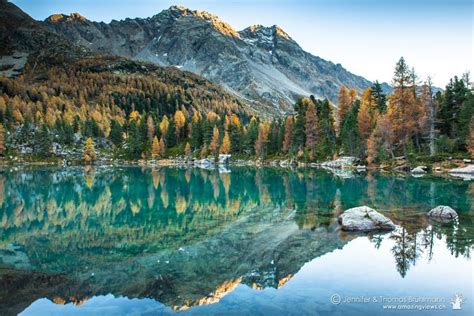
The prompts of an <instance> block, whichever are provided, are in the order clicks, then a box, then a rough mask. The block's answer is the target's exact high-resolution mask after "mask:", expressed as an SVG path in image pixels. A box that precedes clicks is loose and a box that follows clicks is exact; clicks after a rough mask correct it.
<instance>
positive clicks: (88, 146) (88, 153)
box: [83, 137, 97, 164]
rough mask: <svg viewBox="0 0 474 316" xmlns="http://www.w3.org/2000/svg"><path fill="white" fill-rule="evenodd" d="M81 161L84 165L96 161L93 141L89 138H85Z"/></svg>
mask: <svg viewBox="0 0 474 316" xmlns="http://www.w3.org/2000/svg"><path fill="white" fill-rule="evenodd" d="M83 159H84V162H85V163H86V164H90V163H92V162H94V161H95V160H96V159H97V156H96V153H95V148H94V141H93V140H92V138H91V137H89V138H87V140H86V143H85V144H84V155H83Z"/></svg>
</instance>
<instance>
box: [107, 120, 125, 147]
mask: <svg viewBox="0 0 474 316" xmlns="http://www.w3.org/2000/svg"><path fill="white" fill-rule="evenodd" d="M109 138H110V141H111V142H112V144H114V145H115V146H117V147H119V146H121V145H122V141H123V131H122V126H121V125H120V123H118V122H117V121H116V120H112V121H111V124H110V134H109Z"/></svg>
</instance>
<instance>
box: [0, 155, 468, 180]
mask: <svg viewBox="0 0 474 316" xmlns="http://www.w3.org/2000/svg"><path fill="white" fill-rule="evenodd" d="M200 161H202V160H190V161H186V160H183V159H159V160H126V159H102V160H97V161H95V162H94V163H93V164H84V163H83V161H82V160H65V159H58V160H35V161H25V160H0V168H4V167H20V166H26V167H28V166H33V167H34V166H36V167H41V166H44V167H48V166H49V167H127V166H143V167H180V168H201V169H207V170H213V169H221V170H222V169H227V168H228V167H256V168H260V167H273V168H279V169H294V170H297V169H324V170H328V171H330V172H333V173H335V174H339V175H340V176H343V174H354V173H357V174H362V173H369V172H382V173H398V174H403V175H408V174H409V175H412V176H413V177H423V176H436V177H443V178H446V177H449V178H455V179H464V180H474V172H466V173H464V172H459V173H453V172H451V171H452V170H453V169H456V168H442V167H439V166H437V167H434V166H431V167H430V168H427V167H425V168H426V171H424V172H412V171H411V170H413V169H407V168H404V169H403V168H400V167H399V166H389V165H372V166H366V165H346V166H338V167H335V166H334V165H332V163H334V161H329V162H319V163H315V162H311V163H305V162H292V163H288V161H287V160H263V161H260V160H246V159H237V160H230V161H229V162H228V163H225V164H220V163H210V164H202V163H200ZM457 162H458V163H459V161H457ZM446 163H452V161H451V160H446V161H442V162H441V163H440V164H446ZM463 166H473V167H474V164H473V163H472V162H469V163H464V164H463ZM423 167H424V166H423ZM415 168H416V167H415ZM473 169H474V168H473Z"/></svg>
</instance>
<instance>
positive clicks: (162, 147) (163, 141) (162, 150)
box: [158, 137, 166, 158]
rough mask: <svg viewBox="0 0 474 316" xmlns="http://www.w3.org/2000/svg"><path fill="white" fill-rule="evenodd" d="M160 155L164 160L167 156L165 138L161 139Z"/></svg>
mask: <svg viewBox="0 0 474 316" xmlns="http://www.w3.org/2000/svg"><path fill="white" fill-rule="evenodd" d="M158 154H159V155H160V157H161V158H164V157H165V154H166V144H165V140H164V138H163V137H161V138H160V146H159V150H158Z"/></svg>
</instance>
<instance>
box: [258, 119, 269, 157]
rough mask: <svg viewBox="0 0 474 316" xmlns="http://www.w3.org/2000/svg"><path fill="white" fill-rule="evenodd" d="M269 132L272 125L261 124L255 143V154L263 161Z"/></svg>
mask: <svg viewBox="0 0 474 316" xmlns="http://www.w3.org/2000/svg"><path fill="white" fill-rule="evenodd" d="M269 132H270V125H268V123H265V122H264V123H260V126H259V128H258V136H257V140H256V141H255V154H256V155H257V156H258V157H259V158H261V159H263V158H264V157H265V154H266V149H267V143H268V134H269Z"/></svg>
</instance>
